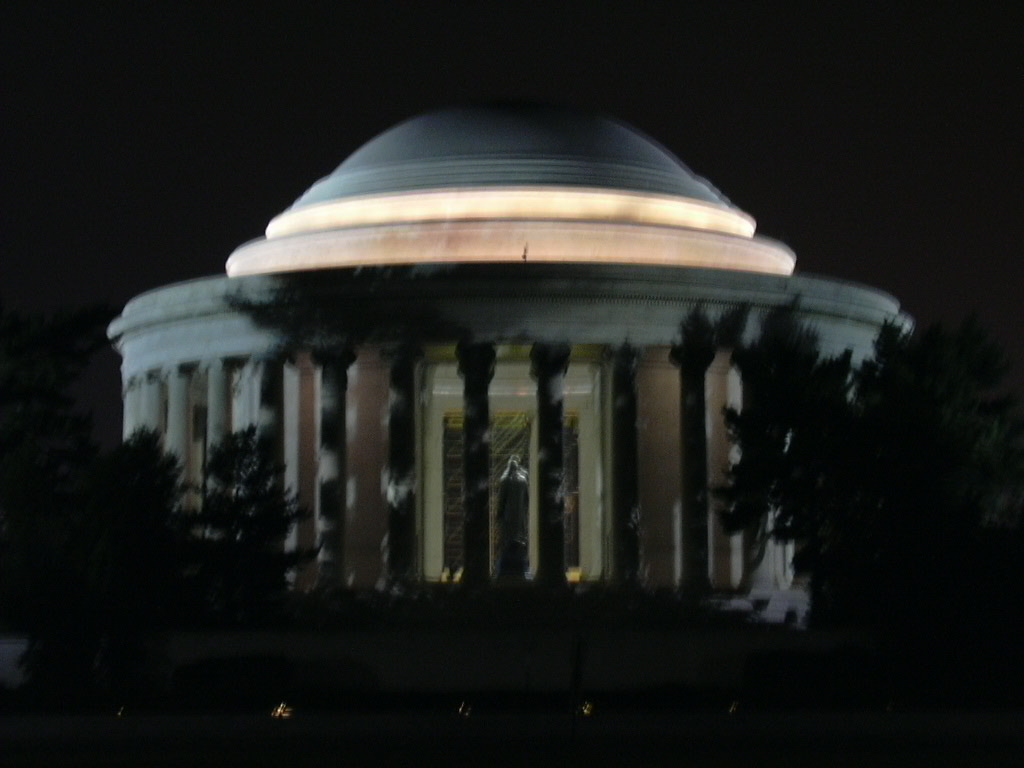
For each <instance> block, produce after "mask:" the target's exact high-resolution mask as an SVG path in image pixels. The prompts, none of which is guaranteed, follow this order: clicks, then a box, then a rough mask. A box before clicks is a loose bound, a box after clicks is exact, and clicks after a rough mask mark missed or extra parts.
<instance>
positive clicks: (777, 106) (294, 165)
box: [0, 2, 1024, 442]
mask: <svg viewBox="0 0 1024 768" xmlns="http://www.w3.org/2000/svg"><path fill="white" fill-rule="evenodd" d="M179 5H186V4H168V5H167V6H162V5H159V6H158V5H155V4H151V3H144V2H132V3H124V4H116V3H113V2H109V3H108V2H104V3H87V2H81V3H74V4H70V5H68V6H62V5H55V4H52V3H42V4H40V5H38V6H37V5H36V4H32V5H31V6H20V7H19V6H18V5H17V4H16V5H14V6H12V5H10V4H5V6H4V9H3V10H0V36H2V39H0V57H2V59H3V67H2V77H3V81H2V89H0V98H2V103H0V110H2V111H0V117H2V123H0V125H2V126H3V129H4V136H5V139H4V141H3V142H0V144H2V158H3V160H2V163H3V164H2V167H0V188H2V193H3V200H2V206H0V238H2V240H0V242H2V251H0V298H2V300H3V301H4V303H5V304H6V305H7V306H9V307H15V308H18V309H24V310H32V311H50V310H53V309H55V308H58V307H73V306H79V305H84V304H89V303H95V302H107V303H109V304H111V305H113V306H115V307H118V308H120V307H121V306H122V305H123V304H124V302H125V301H127V300H128V299H129V298H130V297H131V296H133V295H134V294H136V293H139V292H141V291H144V290H147V289H149V288H154V287H156V286H159V285H162V284H165V283H168V282H172V281H176V280H183V279H187V278H191V277H198V276H202V275H209V274H215V273H220V272H222V271H223V265H224V261H225V259H226V258H227V256H228V255H229V253H230V252H231V251H232V249H233V248H234V247H235V246H237V245H238V244H240V243H242V242H244V241H246V240H249V239H252V238H254V237H258V236H259V235H261V233H262V231H263V228H264V227H265V225H266V223H267V221H268V220H269V219H270V218H271V217H272V216H274V215H275V214H277V213H279V212H280V211H282V210H283V209H284V208H286V207H287V206H288V205H289V204H290V203H291V202H292V201H293V200H294V199H295V198H297V197H298V196H299V195H300V194H301V193H302V192H303V191H304V190H305V189H306V188H307V187H308V186H309V185H310V184H312V183H313V181H315V180H316V179H317V178H319V177H321V176H323V175H325V174H327V173H329V172H330V171H331V170H332V169H333V168H335V167H336V166H337V165H338V164H339V163H340V162H341V161H342V160H343V159H344V158H345V157H346V156H347V155H349V154H350V153H351V152H352V151H353V150H355V149H356V148H357V147H358V146H360V145H361V144H362V143H364V142H365V141H367V140H368V139H370V138H371V137H373V136H374V135H376V134H377V133H379V132H381V131H382V130H384V129H386V128H388V127H389V126H390V125H392V124H393V123H395V122H397V121H399V120H402V119H404V118H407V117H410V116H412V115H415V114H417V113H419V112H423V111H425V110H429V109H433V108H436V107H441V106H448V105H453V104H460V103H466V102H480V101H492V100H524V101H539V102H545V103H556V104H567V105H570V106H577V107H582V108H585V109H589V110H594V111H599V112H605V113H608V114H611V115H614V116H616V117H619V118H621V119H623V120H625V121H627V122H630V123H632V124H634V125H635V126H637V127H638V128H640V129H641V130H643V131H645V132H646V133H648V134H650V135H651V136H653V137H655V138H656V139H658V140H659V141H661V142H662V143H663V144H665V145H666V146H667V147H668V148H669V149H671V150H672V151H673V152H675V154H677V155H678V156H679V157H680V158H681V159H682V160H683V161H684V162H685V163H687V165H689V166H690V167H691V168H692V169H693V170H694V171H695V172H696V173H698V174H700V175H702V176H705V177H706V178H708V179H709V180H711V181H712V182H713V183H714V184H715V185H716V186H717V187H718V188H719V189H721V190H722V191H723V192H724V193H725V194H726V195H727V196H728V197H729V198H730V199H731V200H732V201H733V203H735V204H736V205H737V206H739V207H740V208H742V209H743V210H745V211H746V212H748V213H750V214H751V215H753V216H754V217H755V219H756V220H757V222H758V231H759V233H761V234H764V235H767V236H770V237H773V238H777V239H780V240H782V241H784V242H785V243H787V244H788V245H789V246H790V247H792V248H793V250H794V251H795V252H796V254H797V259H798V261H797V269H798V271H800V272H804V273H818V274H825V275H831V276H834V277H838V278H843V279H849V280H853V281H858V282H863V283H867V284H870V285H873V286H876V287H878V288H881V289H882V290H885V291H887V292H890V293H892V294H894V295H896V296H897V297H898V298H899V299H900V300H901V301H902V303H903V306H904V308H905V309H906V310H907V311H908V312H910V313H911V314H912V315H914V316H915V317H916V318H917V319H918V322H919V323H929V322H932V321H935V320H944V321H948V322H951V323H955V322H958V321H959V320H960V319H962V318H963V317H964V316H966V315H967V314H969V313H971V312H977V313H978V315H979V316H980V317H981V319H982V321H983V322H984V323H985V324H986V325H987V326H988V327H989V328H991V329H992V330H993V331H994V333H995V335H996V336H997V338H998V339H999V340H1000V341H1002V342H1003V343H1004V344H1005V345H1006V346H1007V348H1008V350H1009V351H1010V353H1011V356H1012V357H1013V359H1014V361H1015V366H1016V367H1015V370H1014V375H1013V379H1012V384H1013V386H1014V387H1015V388H1016V389H1017V390H1018V391H1019V392H1024V321H1022V316H1021V312H1020V301H1019V297H1020V287H1021V283H1022V267H1021V248H1020V244H1021V242H1022V239H1024V237H1022V236H1024V211H1022V201H1024V200H1022V198H1024V195H1022V190H1021V181H1020V180H1021V178H1022V171H1024V168H1022V152H1021V146H1020V138H1021V120H1020V113H1021V101H1022V98H1021V97H1022V83H1024V55H1022V52H1021V51H1022V45H1021V42H1020V37H1019V29H1020V27H1019V25H1018V23H1017V19H1016V18H1014V17H1012V16H1011V15H1010V12H1009V11H1001V10H997V9H999V8H1009V6H1010V4H1009V3H1006V4H1000V5H995V6H990V7H986V6H984V5H979V4H977V3H972V4H969V6H968V4H966V3H965V4H962V5H963V6H964V8H962V9H961V8H947V9H944V10H943V9H940V10H935V9H930V10H919V9H918V8H917V4H909V5H910V7H908V8H905V9H903V10H895V11H892V10H888V11H886V12H885V13H884V15H883V14H882V13H881V12H874V13H872V12H866V11H864V10H862V9H861V8H860V7H858V6H859V5H860V4H857V3H853V4H847V6H848V7H828V8H825V9H821V8H818V7H817V5H818V4H814V5H807V6H806V7H803V8H800V7H799V6H796V5H793V4H789V3H783V4H779V7H776V8H773V7H770V6H768V5H767V4H750V3H743V4H735V5H732V4H730V5H726V7H724V8H717V7H715V6H717V4H715V3H711V4H701V5H702V6H711V9H708V8H702V9H701V10H700V11H699V12H697V11H693V12H687V11H685V10H670V9H669V7H670V6H669V4H664V5H661V4H657V5H656V4H653V3H650V4H648V3H607V4H605V3H598V2H591V3H543V4H538V5H530V4H526V3H520V2H515V3H511V2H510V3H502V4H496V3H495V4H487V5H486V6H485V5H484V4H482V3H480V4H477V3H466V4H458V3H444V4H435V3H428V2H403V3H386V2H360V3H351V4H345V3H337V4H322V6H323V7H326V8H330V9H332V10H331V11H330V12H324V11H323V10H321V9H320V8H319V6H305V5H302V4H299V3H276V4H274V5H268V6H259V7H260V8H262V10H249V11H245V12H242V11H236V10H228V9H227V4H224V7H223V8H222V7H221V4H217V3H212V4H209V6H210V7H209V8H207V7H206V6H207V5H208V4H205V3H203V4H188V6H189V7H188V8H185V9H183V8H181V7H179ZM193 5H195V7H192V6H193ZM671 5H672V7H675V6H682V7H685V6H687V5H688V4H685V3H674V4H671ZM822 5H828V4H822ZM495 6H496V7H495ZM549 6H553V8H552V7H549ZM233 7H234V4H232V8H233ZM922 8H924V6H923V4H922ZM118 382H119V379H118V374H117V357H116V355H115V354H114V353H113V352H111V353H108V354H106V355H104V356H103V357H102V358H101V359H100V360H99V362H98V363H97V365H96V366H95V370H93V371H92V372H91V373H90V375H89V379H88V381H87V382H86V384H85V385H84V388H83V392H84V394H85V398H86V402H87V403H88V404H89V405H90V406H91V407H94V408H95V409H96V415H97V421H98V428H99V434H100V435H101V436H102V437H103V439H104V440H105V441H107V442H109V441H112V440H113V439H115V438H116V436H117V435H118V433H119V429H120V416H119V405H118V393H119V383H118Z"/></svg>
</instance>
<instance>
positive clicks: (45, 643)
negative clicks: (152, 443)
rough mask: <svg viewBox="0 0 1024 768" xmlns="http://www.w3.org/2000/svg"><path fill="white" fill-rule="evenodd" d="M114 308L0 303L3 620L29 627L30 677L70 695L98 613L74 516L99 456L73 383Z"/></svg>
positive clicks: (82, 670) (83, 669)
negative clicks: (81, 566)
mask: <svg viewBox="0 0 1024 768" xmlns="http://www.w3.org/2000/svg"><path fill="white" fill-rule="evenodd" d="M111 317H112V313H111V312H110V311H109V310H107V309H105V308H91V309H84V310H78V311H75V312H70V313H59V314H57V315H55V316H53V317H49V318H47V317H43V316H39V315H25V314H21V313H18V312H13V311H7V310H5V309H4V308H3V307H2V306H0V623H2V624H3V625H6V626H8V627H11V628H14V629H20V630H22V631H28V632H29V633H30V655H29V659H28V661H30V662H32V666H33V668H32V670H30V671H32V672H33V673H34V674H33V678H34V682H45V681H44V680H43V679H44V678H47V677H49V678H50V679H51V680H54V681H58V682H59V684H60V685H61V687H62V688H63V690H64V691H65V692H66V693H67V694H68V695H69V696H70V694H71V692H72V691H75V690H77V691H79V692H82V691H85V690H86V689H87V688H88V687H89V685H90V682H91V672H92V662H93V658H92V656H91V652H90V647H89V643H87V642H79V641H80V640H82V639H83V638H86V637H88V636H91V634H90V633H91V626H92V620H91V617H90V615H89V613H88V610H87V607H86V606H87V597H86V595H87V588H86V586H85V585H84V584H83V583H82V581H81V579H80V578H79V575H80V571H79V570H78V568H77V562H76V561H75V559H74V558H73V557H69V554H68V553H69V552H70V551H72V549H73V544H74V534H73V533H72V531H73V530H74V526H73V524H72V523H73V521H74V520H75V518H76V515H77V514H78V512H79V509H80V502H81V492H82V485H83V482H84V477H85V474H86V472H87V470H88V467H89V466H90V464H91V462H92V461H93V459H94V457H95V455H96V450H97V449H96V446H95V444H94V442H93V440H92V436H91V433H90V426H91V425H90V419H89V417H88V415H87V414H84V413H81V412H80V411H78V410H76V409H75V407H74V401H73V399H72V397H71V394H70V388H71V386H72V385H73V384H74V382H75V381H76V380H77V379H78V377H79V376H80V375H81V373H82V371H83V370H84V369H85V368H86V366H87V365H88V364H89V361H90V360H91V358H92V355H93V353H94V352H96V350H98V349H99V348H101V347H102V346H103V345H104V344H106V336H105V333H104V331H105V329H106V324H107V322H108V321H109V320H110V318H111Z"/></svg>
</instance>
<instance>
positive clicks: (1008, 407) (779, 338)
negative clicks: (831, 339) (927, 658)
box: [721, 314, 1024, 626]
mask: <svg viewBox="0 0 1024 768" xmlns="http://www.w3.org/2000/svg"><path fill="white" fill-rule="evenodd" d="M736 361H737V364H738V365H739V367H740V368H741V370H742V372H743V376H744V388H745V393H746V394H747V396H748V397H747V402H746V403H745V406H744V409H743V411H742V412H741V413H736V412H730V413H729V414H728V415H727V418H728V422H729V425H730V430H731V435H732V437H733V439H734V441H735V442H736V444H737V445H738V446H739V448H740V459H739V461H738V463H737V464H736V465H735V466H734V467H733V469H732V473H731V476H730V482H729V485H728V487H727V488H725V489H721V493H722V495H723V496H724V498H725V499H726V501H727V504H728V510H727V511H726V513H725V514H724V515H723V522H724V523H725V525H726V527H728V528H729V529H731V530H739V529H742V528H745V527H749V526H751V525H760V526H762V527H763V528H764V529H765V530H766V531H767V532H768V533H769V534H770V535H773V536H776V537H777V538H780V539H786V540H794V541H796V542H798V544H799V547H800V549H799V555H798V558H799V560H798V565H800V566H802V567H803V568H806V569H808V570H809V571H810V573H811V577H812V579H811V584H812V591H813V596H814V601H813V611H814V616H815V618H816V620H819V621H821V620H830V621H858V622H871V623H876V624H883V625H887V626H896V625H903V626H911V625H914V624H919V625H924V624H928V625H932V624H934V623H935V622H936V621H940V622H941V621H942V620H943V617H945V618H948V617H949V616H950V615H951V611H952V610H953V608H952V607H953V606H960V607H962V606H964V605H966V604H967V603H968V602H969V601H970V596H969V590H967V588H966V586H965V585H966V584H968V583H969V581H970V579H969V578H968V579H965V578H964V575H965V573H967V574H969V573H970V572H971V571H972V569H981V568H984V567H985V565H984V564H983V563H982V562H981V561H980V560H979V561H974V562H972V560H971V558H972V556H976V555H977V554H978V551H979V550H976V549H974V548H973V545H972V542H974V541H976V540H978V539H979V537H981V536H982V534H983V531H985V530H986V527H987V526H991V525H992V524H993V522H994V521H998V520H1002V521H1006V520H1008V519H1011V518H1012V513H1013V511H1014V509H1013V505H1014V504H1017V505H1019V499H1020V494H1019V490H1020V488H1021V487H1022V478H1024V473H1022V467H1024V460H1022V446H1021V432H1022V430H1021V421H1020V418H1019V416H1017V415H1016V414H1015V412H1014V410H1013V407H1012V403H1011V402H1010V401H1009V400H1008V399H1006V398H1004V397H1000V396H998V395H996V394H994V393H995V392H996V391H997V389H998V386H999V384H1000V383H1001V381H1002V376H1003V374H1004V373H1005V370H1006V366H1005V360H1004V357H1003V355H1002V352H1001V350H1000V349H999V347H998V346H997V345H995V344H994V343H993V342H992V341H991V339H989V338H988V336H987V335H986V334H985V333H984V332H983V331H982V329H981V328H980V327H979V326H978V325H977V323H975V322H974V321H967V322H965V323H964V324H962V325H961V326H960V327H959V328H958V329H956V330H955V331H952V332H949V331H946V330H944V329H942V328H941V327H933V328H930V329H927V330H926V331H924V332H922V333H920V334H918V335H915V336H911V335H908V334H905V333H903V332H902V331H901V330H900V329H898V328H895V327H892V326H888V327H885V328H883V330H882V332H881V333H880V335H879V337H878V340H877V342H876V350H875V356H874V357H873V358H872V359H870V360H868V361H866V362H864V363H863V364H862V365H861V366H860V367H859V368H857V369H855V370H854V369H851V366H850V362H849V358H848V357H840V358H835V359H822V358H821V357H820V355H819V354H818V350H817V344H816V339H815V338H814V336H813V334H810V333H809V332H808V331H807V330H806V329H802V328H800V327H799V326H798V325H796V324H795V323H794V322H793V319H792V317H789V318H787V317H786V316H785V315H784V314H776V315H775V316H774V317H772V316H770V317H769V318H768V319H766V321H765V325H764V329H763V331H762V335H761V337H760V339H759V340H758V341H756V342H755V343H754V344H752V345H750V346H749V347H747V348H745V349H743V350H740V351H738V352H737V355H736Z"/></svg>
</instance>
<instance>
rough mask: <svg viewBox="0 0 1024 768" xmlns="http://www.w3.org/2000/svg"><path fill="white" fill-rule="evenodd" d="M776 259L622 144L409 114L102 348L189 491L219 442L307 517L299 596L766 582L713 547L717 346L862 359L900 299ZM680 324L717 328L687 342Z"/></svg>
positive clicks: (646, 143)
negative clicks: (788, 337) (260, 457)
mask: <svg viewBox="0 0 1024 768" xmlns="http://www.w3.org/2000/svg"><path fill="white" fill-rule="evenodd" d="M794 266H795V257H794V254H793V253H792V252H791V251H790V250H789V249H788V248H787V247H786V246H785V245H783V244H782V243H779V242H775V241H772V240H769V239H767V238H764V237H760V236H758V235H756V234H755V222H754V219H753V218H752V217H751V216H750V215H748V214H747V213H744V212H743V211H741V210H739V209H738V208H736V207H735V206H734V205H733V204H732V203H730V202H729V200H728V199H727V198H726V197H725V196H724V195H723V194H722V193H721V192H719V191H718V190H717V189H715V188H714V187H713V186H712V185H711V184H710V183H708V182H707V181H706V180H704V179H702V178H700V177H698V176H696V175H695V174H694V173H692V172H691V171H690V170H689V169H688V168H687V167H686V166H685V165H683V164H682V163H681V162H680V161H679V160H678V159H677V158H676V157H675V156H674V155H673V154H672V153H671V152H669V151H668V150H666V149H665V148H664V147H662V146H661V145H660V144H658V143H657V142H656V141H654V140H653V139H651V138H649V137H647V136H645V135H644V134H643V133H641V132H639V131H637V130H636V129H634V128H632V127H630V126H628V125H625V124H623V123H621V122H618V121H616V120H613V119H609V118H606V117H600V116H595V115H589V114H584V113H579V112H575V111H571V110H567V109H560V108H549V107H515V108H512V107H471V108H456V109H446V110H440V111H436V112H432V113H428V114H425V115H422V116H419V117H415V118H412V119H410V120H408V121H406V122H403V123H400V124H398V125H396V126H394V127H392V128H390V129H388V130H386V131H384V132H383V133H381V134H380V135H378V136H377V137H375V138H373V139H371V140H370V141H368V142H367V143H366V144H364V145H363V146H362V147H361V148H359V149H358V150H357V151H356V152H354V153H353V154H352V155H351V156H350V157H348V158H347V159H346V160H345V161H344V162H343V163H342V164H341V165H340V166H339V167H338V168H337V169H336V170H335V171H333V172H332V173H330V174H328V175H327V176H325V177H324V178H322V179H320V180H319V181H317V182H316V183H314V184H313V185H312V186H311V187H310V188H309V189H308V190H307V191H306V192H305V193H304V194H302V195H301V196H300V197H299V198H298V199H297V200H296V201H295V203H294V204H293V205H292V206H291V207H290V208H288V209H287V210H286V211H284V212H283V213H281V214H279V215H278V216H276V217H274V218H273V219H271V221H270V222H269V224H268V225H267V229H266V234H265V236H264V237H260V238H259V239H257V240H253V241H251V242H248V243H245V244H243V245H241V246H239V247H238V248H237V249H236V250H235V251H234V253H232V254H230V256H229V258H228V259H227V265H226V274H225V275H217V276H213V277H206V278H200V279H196V280H190V281H187V282H183V283H177V284H174V285H168V286H163V287H160V288H156V289H155V290H152V291H150V292H148V293H145V294H142V295H140V296H138V297H136V298H134V299H132V300H131V301H130V302H129V303H128V304H127V306H126V307H125V308H124V311H123V312H122V314H121V315H120V317H118V318H117V319H116V320H115V321H114V322H113V323H112V324H111V326H110V330H109V334H110V338H111V339H112V341H113V342H114V344H115V345H116V347H117V349H118V350H119V352H120V354H121V356H122V358H123V365H122V378H123V396H124V435H125V436H128V435H130V434H132V433H133V432H134V431H135V430H137V429H140V428H150V429H155V430H157V431H159V432H160V433H161V434H162V435H163V440H164V445H165V448H166V450H167V451H168V452H170V453H173V454H174V455H176V456H177V457H178V458H179V459H180V461H181V462H182V466H183V468H184V473H185V479H186V481H187V482H189V483H190V484H193V485H195V486H199V485H201V484H202V482H203V471H204V470H203V468H204V464H205V457H206V455H207V453H208V451H209V450H210V447H211V446H213V445H216V444H217V443H218V442H219V441H221V440H222V439H223V438H224V437H225V436H226V435H227V434H228V433H230V432H232V431H236V430H241V429H243V428H246V427H249V426H255V427H256V428H257V429H258V430H260V431H261V432H262V433H263V434H265V435H266V436H268V437H269V438H270V439H271V440H273V444H274V445H275V446H276V450H277V451H278V452H279V454H278V455H279V457H280V459H281V462H282V464H283V465H284V467H285V482H286V483H287V485H288V486H289V487H290V488H291V489H292V490H294V492H295V493H296V494H297V496H298V498H299V499H300V501H301V502H302V503H303V504H304V505H306V506H307V507H308V508H309V509H310V510H312V512H313V514H312V515H311V517H310V519H309V520H307V521H306V522H305V523H303V524H302V526H300V527H299V528H298V529H297V530H295V531H294V532H293V533H292V535H291V539H292V541H291V542H290V544H291V545H292V546H294V545H302V546H310V547H312V546H316V547H318V554H317V559H316V560H315V561H314V562H313V563H312V564H311V565H310V566H308V567H307V569H306V572H304V573H302V574H300V575H299V577H298V582H297V584H298V586H300V587H303V588H309V587H312V586H314V585H319V586H328V587H330V586H334V587H341V588H346V587H347V588H352V589H371V588H390V587H392V586H402V585H409V584H419V583H437V582H448V583H456V582H457V583H459V584H463V585H467V584H468V585H476V586H484V585H487V584H495V585H501V584H503V583H506V582H523V583H524V584H547V585H560V584H565V583H567V582H568V583H572V582H601V583H611V584H623V583H625V584H631V583H632V584H643V585H648V586H652V587H678V588H682V589H685V590H691V591H692V592H694V593H697V594H710V593H722V594H735V593H736V592H737V591H738V590H741V589H742V590H751V589H755V588H756V589H762V590H773V589H775V590H779V589H786V588H787V587H789V584H790V581H791V580H792V578H793V575H792V570H791V566H790V559H791V552H790V551H789V550H788V548H787V547H786V546H782V545H777V544H773V543H771V542H769V543H768V544H767V546H764V545H763V542H761V541H758V540H757V539H758V536H757V535H756V532H742V533H738V534H734V535H729V534H727V533H726V532H725V531H724V530H723V529H722V527H721V525H720V523H719V520H718V515H717V514H716V507H717V504H718V501H717V499H716V498H715V496H714V494H712V493H709V492H708V489H709V488H714V487H715V486H716V485H720V484H721V483H723V482H724V480H725V477H726V472H727V470H728V467H729V462H730V452H731V449H730V444H729V441H728V435H727V433H726V429H725V423H724V418H723V413H724V409H725V408H726V407H727V406H731V407H734V408H742V406H743V382H742V377H741V376H740V374H739V372H738V371H737V370H736V369H735V368H734V367H733V366H732V364H731V347H733V346H735V345H736V344H738V343H742V342H743V341H749V340H751V339H753V338H756V335H757V333H758V331H759V327H760V323H761V321H762V319H763V318H764V317H765V316H766V314H767V313H768V312H771V311H772V310H773V309H778V308H782V307H793V308H795V312H796V314H797V317H798V319H799V320H800V321H801V322H802V323H804V324H806V325H807V326H808V327H810V328H813V329H814V330H815V331H816V333H817V334H818V337H819V340H820V345H821V349H822V352H823V353H824V354H838V353H841V352H843V351H845V350H850V351H851V352H852V354H853V356H854V358H855V359H859V358H861V357H863V356H865V355H867V354H869V353H870V351H871V349H872V343H873V340H874V338H875V335H876V333H877V331H878V329H879V328H880V326H881V325H882V324H883V323H885V322H887V321H890V322H891V321H897V322H902V321H903V316H902V315H901V314H900V309H899V305H898V303H897V302H896V301H895V300H894V299H893V298H892V297H890V296H888V295H886V294H884V293H881V292H879V291H877V290H874V289H871V288H867V287H864V286H859V285H853V284H850V283H845V282H841V281H837V280H829V279H824V278H820V277H811V276H805V275H795V274H794ZM695 318H696V319H697V320H700V319H703V320H704V321H706V322H705V326H706V327H711V328H719V329H720V328H721V327H722V326H726V325H731V326H732V328H733V333H732V334H729V333H720V332H716V333H715V334H713V339H714V342H713V346H711V347H710V348H708V347H707V343H706V339H705V340H704V341H703V342H701V343H698V340H695V339H694V338H693V333H692V332H688V329H690V330H691V331H692V329H693V328H696V327H701V323H700V322H696V321H695ZM730 318H731V319H732V322H731V323H730V322H727V321H728V320H729V319H730ZM513 485H514V487H513ZM762 533H763V532H762ZM761 538H763V536H762V537H761ZM755 548H756V549H758V550H759V555H758V556H757V557H752V551H753V550H754V549H755Z"/></svg>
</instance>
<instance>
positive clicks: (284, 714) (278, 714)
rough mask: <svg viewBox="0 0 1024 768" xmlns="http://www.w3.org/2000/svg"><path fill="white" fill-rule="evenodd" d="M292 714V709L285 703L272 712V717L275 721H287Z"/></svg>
mask: <svg viewBox="0 0 1024 768" xmlns="http://www.w3.org/2000/svg"><path fill="white" fill-rule="evenodd" d="M292 714H293V710H292V708H291V707H290V706H289V705H288V704H287V703H286V702H284V701H282V702H281V703H280V704H278V705H277V706H276V707H274V708H273V709H272V710H271V711H270V716H271V717H272V718H274V719H275V720H287V719H288V718H290V717H291V716H292Z"/></svg>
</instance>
